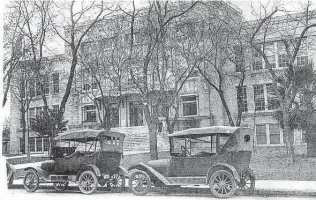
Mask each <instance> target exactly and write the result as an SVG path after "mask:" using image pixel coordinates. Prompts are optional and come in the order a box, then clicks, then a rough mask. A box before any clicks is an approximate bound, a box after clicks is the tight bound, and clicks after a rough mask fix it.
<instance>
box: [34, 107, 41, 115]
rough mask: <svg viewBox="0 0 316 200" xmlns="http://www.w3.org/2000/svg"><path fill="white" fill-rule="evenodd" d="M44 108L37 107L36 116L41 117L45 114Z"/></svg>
mask: <svg viewBox="0 0 316 200" xmlns="http://www.w3.org/2000/svg"><path fill="white" fill-rule="evenodd" d="M42 111H43V107H36V108H35V115H36V116H41V115H42V114H43V112H42Z"/></svg>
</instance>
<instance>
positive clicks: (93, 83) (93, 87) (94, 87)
mask: <svg viewBox="0 0 316 200" xmlns="http://www.w3.org/2000/svg"><path fill="white" fill-rule="evenodd" d="M91 88H92V89H93V90H94V89H97V88H98V84H97V82H96V81H94V80H92V84H91Z"/></svg>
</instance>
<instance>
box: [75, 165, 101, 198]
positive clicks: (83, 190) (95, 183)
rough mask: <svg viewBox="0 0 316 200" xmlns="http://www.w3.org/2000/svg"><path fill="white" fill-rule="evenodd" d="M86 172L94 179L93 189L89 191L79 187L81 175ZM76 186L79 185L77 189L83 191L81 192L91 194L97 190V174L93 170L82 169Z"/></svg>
mask: <svg viewBox="0 0 316 200" xmlns="http://www.w3.org/2000/svg"><path fill="white" fill-rule="evenodd" d="M86 174H89V175H91V176H92V178H93V179H94V189H93V190H91V191H86V190H85V189H84V188H82V187H81V182H82V180H81V179H82V177H83V176H84V175H86ZM78 186H79V190H80V191H81V192H82V193H83V194H87V195H89V194H92V193H94V192H95V191H96V190H97V187H98V178H97V176H96V175H95V173H94V172H93V171H84V172H82V173H81V174H80V176H79V179H78Z"/></svg>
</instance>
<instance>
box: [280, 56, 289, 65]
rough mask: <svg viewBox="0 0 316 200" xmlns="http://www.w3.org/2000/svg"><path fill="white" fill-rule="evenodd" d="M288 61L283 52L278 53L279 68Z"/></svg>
mask: <svg viewBox="0 0 316 200" xmlns="http://www.w3.org/2000/svg"><path fill="white" fill-rule="evenodd" d="M288 63H289V61H288V59H287V57H286V55H285V54H280V55H279V67H280V68H281V67H287V65H288Z"/></svg>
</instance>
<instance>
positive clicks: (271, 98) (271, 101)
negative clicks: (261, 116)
mask: <svg viewBox="0 0 316 200" xmlns="http://www.w3.org/2000/svg"><path fill="white" fill-rule="evenodd" d="M266 88H267V98H268V110H276V109H278V107H279V106H278V105H279V104H278V98H277V96H276V95H275V92H274V90H273V88H272V84H266Z"/></svg>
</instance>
